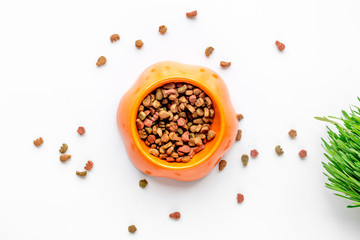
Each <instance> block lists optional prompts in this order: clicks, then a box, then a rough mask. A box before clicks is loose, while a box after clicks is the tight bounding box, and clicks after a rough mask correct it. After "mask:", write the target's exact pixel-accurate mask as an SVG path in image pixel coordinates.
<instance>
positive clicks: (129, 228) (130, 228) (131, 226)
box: [128, 225, 137, 233]
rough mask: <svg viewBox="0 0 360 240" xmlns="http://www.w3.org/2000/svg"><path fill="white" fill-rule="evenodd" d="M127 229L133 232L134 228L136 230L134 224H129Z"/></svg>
mask: <svg viewBox="0 0 360 240" xmlns="http://www.w3.org/2000/svg"><path fill="white" fill-rule="evenodd" d="M128 230H129V232H130V233H135V232H136V230H137V228H136V227H135V225H130V226H129V227H128Z"/></svg>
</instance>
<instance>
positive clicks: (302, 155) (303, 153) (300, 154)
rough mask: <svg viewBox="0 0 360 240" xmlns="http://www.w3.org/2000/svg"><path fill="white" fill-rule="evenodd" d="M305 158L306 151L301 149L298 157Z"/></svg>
mask: <svg viewBox="0 0 360 240" xmlns="http://www.w3.org/2000/svg"><path fill="white" fill-rule="evenodd" d="M306 156H307V151H306V150H304V149H302V150H301V151H300V152H299V157H300V158H306Z"/></svg>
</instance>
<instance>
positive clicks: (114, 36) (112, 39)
mask: <svg viewBox="0 0 360 240" xmlns="http://www.w3.org/2000/svg"><path fill="white" fill-rule="evenodd" d="M119 40H120V36H119V34H113V35H111V36H110V41H111V42H116V41H119Z"/></svg>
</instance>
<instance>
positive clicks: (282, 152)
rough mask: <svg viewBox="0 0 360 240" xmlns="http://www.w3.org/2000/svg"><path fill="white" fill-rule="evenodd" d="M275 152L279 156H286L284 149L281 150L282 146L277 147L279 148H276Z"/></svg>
mask: <svg viewBox="0 0 360 240" xmlns="http://www.w3.org/2000/svg"><path fill="white" fill-rule="evenodd" d="M275 152H276V153H277V154H278V155H282V154H284V151H283V149H282V148H281V146H280V145H277V146H276V147H275Z"/></svg>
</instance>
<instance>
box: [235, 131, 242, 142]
mask: <svg viewBox="0 0 360 240" xmlns="http://www.w3.org/2000/svg"><path fill="white" fill-rule="evenodd" d="M241 135H242V131H241V129H238V130H237V134H236V137H235V140H236V141H240V140H241Z"/></svg>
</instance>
